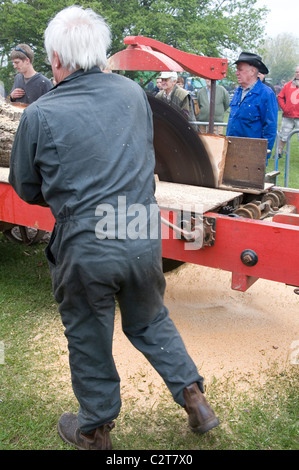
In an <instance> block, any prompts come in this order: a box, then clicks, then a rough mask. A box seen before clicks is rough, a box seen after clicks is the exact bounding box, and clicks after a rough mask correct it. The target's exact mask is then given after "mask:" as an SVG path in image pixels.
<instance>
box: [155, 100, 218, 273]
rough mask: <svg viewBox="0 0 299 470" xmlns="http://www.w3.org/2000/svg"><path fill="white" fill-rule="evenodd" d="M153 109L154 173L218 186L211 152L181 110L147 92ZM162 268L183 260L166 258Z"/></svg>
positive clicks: (167, 269) (183, 181) (172, 179)
mask: <svg viewBox="0 0 299 470" xmlns="http://www.w3.org/2000/svg"><path fill="white" fill-rule="evenodd" d="M148 101H149V103H150V106H151V109H152V112H153V121H154V147H155V156H156V167H155V174H157V175H158V177H159V180H160V181H167V182H170V183H180V184H190V185H194V186H205V187H211V188H214V187H215V185H216V184H215V175H214V171H213V168H212V164H211V162H210V158H209V155H208V153H207V151H206V148H205V145H204V143H203V142H202V141H201V139H200V136H199V135H198V133H197V132H196V131H195V130H194V129H193V128H192V126H191V125H190V124H189V122H188V121H187V120H186V119H185V118H184V116H182V114H181V113H180V112H179V111H177V110H176V109H174V108H173V107H171V106H169V105H168V104H166V103H164V102H163V101H161V100H159V99H157V98H155V97H153V96H152V95H148ZM162 261H163V272H164V273H166V272H170V271H173V270H174V269H177V268H178V267H179V266H181V265H183V264H184V261H178V260H173V259H169V258H163V260H162Z"/></svg>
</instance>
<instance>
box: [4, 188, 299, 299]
mask: <svg viewBox="0 0 299 470" xmlns="http://www.w3.org/2000/svg"><path fill="white" fill-rule="evenodd" d="M280 189H281V188H280ZM283 191H284V194H285V196H286V203H287V204H288V205H293V206H295V207H296V209H297V214H296V213H295V214H288V215H277V216H276V218H277V221H275V217H274V219H273V220H272V221H270V222H268V221H267V219H265V220H252V219H246V218H232V217H229V216H226V215H220V214H218V213H214V212H208V213H205V214H204V216H206V217H211V218H213V219H215V226H216V236H215V243H214V245H213V246H208V247H204V248H201V249H196V250H188V249H186V248H187V247H186V244H187V243H188V242H185V241H184V240H181V239H178V238H176V237H175V235H173V236H172V234H171V231H170V236H169V229H166V228H165V226H163V225H162V236H163V240H162V246H163V257H165V258H170V259H174V260H179V261H184V262H187V263H193V264H198V265H203V266H209V267H212V268H219V269H223V270H225V271H230V272H232V288H233V289H235V290H240V291H245V290H246V289H247V288H248V287H250V285H252V283H253V282H254V281H255V280H257V279H258V278H263V279H268V280H272V281H277V282H282V283H285V284H289V285H292V286H295V287H299V270H298V266H299V191H296V190H293V189H285V188H284V189H283ZM161 212H162V216H163V218H165V219H167V220H170V221H171V222H174V223H175V222H176V221H175V220H174V218H175V214H174V213H173V212H172V211H165V210H162V211H161ZM0 221H2V222H0V227H1V224H2V225H3V226H4V224H6V225H7V224H12V225H22V226H26V227H32V228H36V229H39V230H46V231H52V229H53V226H54V222H55V220H54V217H53V215H52V213H51V211H50V209H49V208H46V207H40V206H33V205H29V204H27V203H25V202H24V201H22V200H21V199H20V198H19V197H18V196H17V194H16V193H15V191H14V190H13V188H12V187H11V186H10V185H9V184H8V183H3V182H2V183H1V182H0ZM245 250H252V252H254V253H255V254H256V256H257V263H256V264H255V266H246V265H245V264H244V263H243V262H242V260H241V255H242V253H243V252H244V251H245Z"/></svg>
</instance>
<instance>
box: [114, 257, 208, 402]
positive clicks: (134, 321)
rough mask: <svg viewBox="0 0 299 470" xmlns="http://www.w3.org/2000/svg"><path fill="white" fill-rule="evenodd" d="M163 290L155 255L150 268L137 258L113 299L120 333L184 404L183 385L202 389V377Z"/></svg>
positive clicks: (163, 283) (163, 281)
mask: <svg viewBox="0 0 299 470" xmlns="http://www.w3.org/2000/svg"><path fill="white" fill-rule="evenodd" d="M153 253H155V251H154V250H153ZM164 290H165V279H164V275H163V273H162V271H161V267H160V260H159V257H158V256H157V257H156V258H154V259H153V263H152V267H151V269H149V268H148V264H147V263H145V264H144V265H143V263H142V260H141V259H140V258H139V260H138V262H135V264H134V263H131V270H130V273H129V275H127V278H126V282H125V286H124V287H123V288H122V289H121V291H120V293H119V294H118V296H117V298H118V301H119V305H120V310H121V314H122V325H123V331H124V333H125V334H126V336H127V337H128V339H129V340H130V341H131V343H132V344H133V345H134V346H135V347H136V348H137V349H138V350H139V351H141V352H142V353H143V354H144V356H145V357H146V358H147V359H148V360H149V362H150V363H151V364H152V366H153V367H154V368H155V369H156V371H157V372H158V373H159V374H160V375H161V377H162V378H163V380H164V381H165V383H166V385H167V387H168V388H169V390H170V391H171V393H172V395H173V398H174V400H175V401H176V402H177V403H179V404H180V405H182V406H184V404H185V401H184V398H183V390H184V388H185V387H186V386H188V385H190V384H191V383H194V382H198V384H199V387H200V388H201V390H202V391H203V378H202V377H201V376H200V375H199V374H198V371H197V368H196V366H195V364H194V362H193V360H192V359H191V358H190V356H189V354H188V352H187V350H186V347H185V345H184V343H183V340H182V338H181V336H180V334H179V332H178V331H177V329H176V327H175V325H174V323H173V321H172V320H171V319H170V317H169V314H168V310H167V308H166V307H165V306H164V304H163V295H164Z"/></svg>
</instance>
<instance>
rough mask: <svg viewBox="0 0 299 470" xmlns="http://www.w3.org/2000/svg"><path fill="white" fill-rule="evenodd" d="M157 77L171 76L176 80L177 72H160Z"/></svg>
mask: <svg viewBox="0 0 299 470" xmlns="http://www.w3.org/2000/svg"><path fill="white" fill-rule="evenodd" d="M158 78H173V79H174V80H177V78H178V74H177V73H176V72H170V71H169V72H161V73H160V75H159V77H158Z"/></svg>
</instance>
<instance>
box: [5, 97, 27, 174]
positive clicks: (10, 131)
mask: <svg viewBox="0 0 299 470" xmlns="http://www.w3.org/2000/svg"><path fill="white" fill-rule="evenodd" d="M23 109H24V107H23V106H15V105H12V104H10V103H7V102H6V101H4V100H3V101H0V167H4V168H7V167H9V159H10V152H11V148H12V144H13V141H14V137H15V134H16V131H17V128H18V125H19V120H20V117H21V115H22V112H23Z"/></svg>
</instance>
